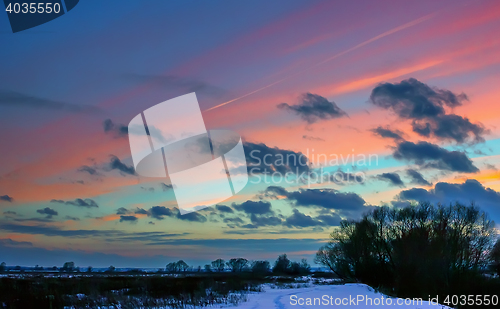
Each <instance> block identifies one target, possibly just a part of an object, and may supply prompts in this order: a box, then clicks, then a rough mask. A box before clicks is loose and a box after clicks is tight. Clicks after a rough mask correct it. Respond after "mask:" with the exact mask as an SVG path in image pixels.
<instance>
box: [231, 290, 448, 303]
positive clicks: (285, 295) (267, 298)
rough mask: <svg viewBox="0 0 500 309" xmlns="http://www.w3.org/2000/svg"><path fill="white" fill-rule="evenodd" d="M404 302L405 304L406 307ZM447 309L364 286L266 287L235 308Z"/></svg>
mask: <svg viewBox="0 0 500 309" xmlns="http://www.w3.org/2000/svg"><path fill="white" fill-rule="evenodd" d="M405 301H406V304H405ZM332 307H340V308H358V309H362V308H388V307H391V308H392V307H394V308H408V309H417V308H418V309H427V308H429V309H441V308H450V307H446V306H442V305H438V304H432V303H430V302H428V301H421V300H414V301H413V300H405V299H402V298H388V297H386V296H385V295H383V294H380V293H376V292H375V291H374V290H373V289H372V288H370V287H369V286H367V285H364V284H345V285H318V286H310V287H302V288H297V289H271V288H269V287H266V288H265V291H264V292H262V293H255V294H250V295H248V301H247V302H244V303H241V304H239V305H238V306H236V307H232V308H237V309H259V308H265V309H291V308H294V309H296V308H332Z"/></svg>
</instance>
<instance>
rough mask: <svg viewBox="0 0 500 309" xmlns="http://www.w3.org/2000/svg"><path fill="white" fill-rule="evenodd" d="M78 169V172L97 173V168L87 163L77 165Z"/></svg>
mask: <svg viewBox="0 0 500 309" xmlns="http://www.w3.org/2000/svg"><path fill="white" fill-rule="evenodd" d="M78 171H79V172H87V173H89V174H90V175H98V172H97V169H95V168H94V167H90V166H88V165H83V166H81V167H79V168H78Z"/></svg>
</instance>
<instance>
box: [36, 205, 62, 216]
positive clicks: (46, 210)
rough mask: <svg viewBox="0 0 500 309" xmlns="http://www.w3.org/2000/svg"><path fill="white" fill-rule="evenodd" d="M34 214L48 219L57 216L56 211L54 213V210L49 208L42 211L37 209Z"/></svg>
mask: <svg viewBox="0 0 500 309" xmlns="http://www.w3.org/2000/svg"><path fill="white" fill-rule="evenodd" d="M36 212H37V213H39V214H41V215H46V218H49V219H50V218H52V217H53V216H57V215H59V214H58V213H57V211H55V210H54V209H52V208H49V207H45V208H43V209H38V210H37V211H36Z"/></svg>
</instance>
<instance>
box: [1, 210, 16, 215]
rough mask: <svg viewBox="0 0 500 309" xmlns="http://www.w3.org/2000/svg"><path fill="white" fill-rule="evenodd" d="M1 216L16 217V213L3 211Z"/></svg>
mask: <svg viewBox="0 0 500 309" xmlns="http://www.w3.org/2000/svg"><path fill="white" fill-rule="evenodd" d="M3 214H4V215H6V216H8V215H12V216H17V212H15V211H11V210H8V211H4V212H3Z"/></svg>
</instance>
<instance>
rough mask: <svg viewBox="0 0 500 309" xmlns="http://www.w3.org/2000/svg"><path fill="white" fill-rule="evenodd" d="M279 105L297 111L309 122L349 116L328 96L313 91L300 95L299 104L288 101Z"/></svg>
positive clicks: (280, 107)
mask: <svg viewBox="0 0 500 309" xmlns="http://www.w3.org/2000/svg"><path fill="white" fill-rule="evenodd" d="M277 106H278V108H279V109H283V110H288V111H292V112H294V113H296V114H297V115H299V116H300V117H301V118H302V119H303V120H305V121H307V122H308V123H314V122H316V121H318V120H327V119H334V118H340V117H344V116H347V114H346V113H345V112H344V111H343V110H341V109H340V108H339V107H338V106H337V104H335V102H333V101H332V102H330V101H328V100H327V99H326V98H324V97H322V96H320V95H317V94H312V93H305V94H303V95H302V96H301V97H300V103H299V104H296V105H289V104H288V103H281V104H278V105H277Z"/></svg>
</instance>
